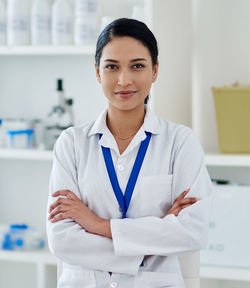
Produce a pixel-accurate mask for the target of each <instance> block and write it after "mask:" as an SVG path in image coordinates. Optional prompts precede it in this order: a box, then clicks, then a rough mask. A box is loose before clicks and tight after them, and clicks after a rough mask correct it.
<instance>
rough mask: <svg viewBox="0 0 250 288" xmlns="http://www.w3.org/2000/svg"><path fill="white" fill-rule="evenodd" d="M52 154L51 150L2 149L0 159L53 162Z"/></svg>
mask: <svg viewBox="0 0 250 288" xmlns="http://www.w3.org/2000/svg"><path fill="white" fill-rule="evenodd" d="M52 154H53V152H52V151H49V150H36V149H32V150H28V149H20V150H18V149H0V159H13V160H17V159H23V160H39V161H40V160H41V161H52V157H53V155H52Z"/></svg>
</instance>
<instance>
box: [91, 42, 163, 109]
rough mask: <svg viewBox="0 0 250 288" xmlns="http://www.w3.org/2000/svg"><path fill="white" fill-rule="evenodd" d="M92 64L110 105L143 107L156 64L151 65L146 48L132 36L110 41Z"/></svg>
mask: <svg viewBox="0 0 250 288" xmlns="http://www.w3.org/2000/svg"><path fill="white" fill-rule="evenodd" d="M95 67H96V76H97V79H98V81H99V82H100V83H101V85H102V89H103V92H104V94H105V96H106V97H107V99H108V102H109V105H112V106H113V107H114V108H117V109H119V110H131V109H135V108H138V107H139V106H143V105H144V99H145V98H146V97H147V95H148V94H149V91H150V88H151V85H152V82H154V81H155V80H156V77H157V71H158V63H157V64H156V65H155V66H152V58H151V55H150V53H149V50H148V48H147V47H145V46H144V45H143V44H142V43H141V42H140V41H138V40H136V39H134V38H132V37H117V38H114V39H113V40H111V41H110V42H109V43H108V44H107V45H106V46H105V47H104V48H103V51H102V56H101V59H100V65H99V67H97V65H95Z"/></svg>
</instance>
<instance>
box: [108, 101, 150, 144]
mask: <svg viewBox="0 0 250 288" xmlns="http://www.w3.org/2000/svg"><path fill="white" fill-rule="evenodd" d="M144 116H145V108H144V105H143V106H142V105H141V106H138V107H136V108H135V109H133V110H120V109H117V108H115V107H113V106H111V105H109V107H108V113H107V126H108V128H109V130H110V131H111V133H112V134H113V135H115V136H118V137H122V138H126V137H130V136H132V135H135V134H136V133H137V131H138V130H139V129H140V127H141V126H142V124H143V122H144Z"/></svg>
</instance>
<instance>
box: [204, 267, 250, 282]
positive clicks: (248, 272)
mask: <svg viewBox="0 0 250 288" xmlns="http://www.w3.org/2000/svg"><path fill="white" fill-rule="evenodd" d="M200 277H201V278H209V279H221V280H234V281H250V268H249V269H247V268H231V267H230V268H229V267H215V266H205V265H201V267H200Z"/></svg>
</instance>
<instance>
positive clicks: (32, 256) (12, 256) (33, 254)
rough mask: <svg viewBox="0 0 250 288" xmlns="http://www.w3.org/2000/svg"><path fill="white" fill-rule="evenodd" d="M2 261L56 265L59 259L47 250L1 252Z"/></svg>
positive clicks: (0, 259)
mask: <svg viewBox="0 0 250 288" xmlns="http://www.w3.org/2000/svg"><path fill="white" fill-rule="evenodd" d="M0 261H11V262H23V263H35V264H47V265H56V264H57V259H56V258H55V257H54V256H53V255H52V254H51V253H50V252H49V251H48V250H46V249H44V250H40V251H5V250H0Z"/></svg>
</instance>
